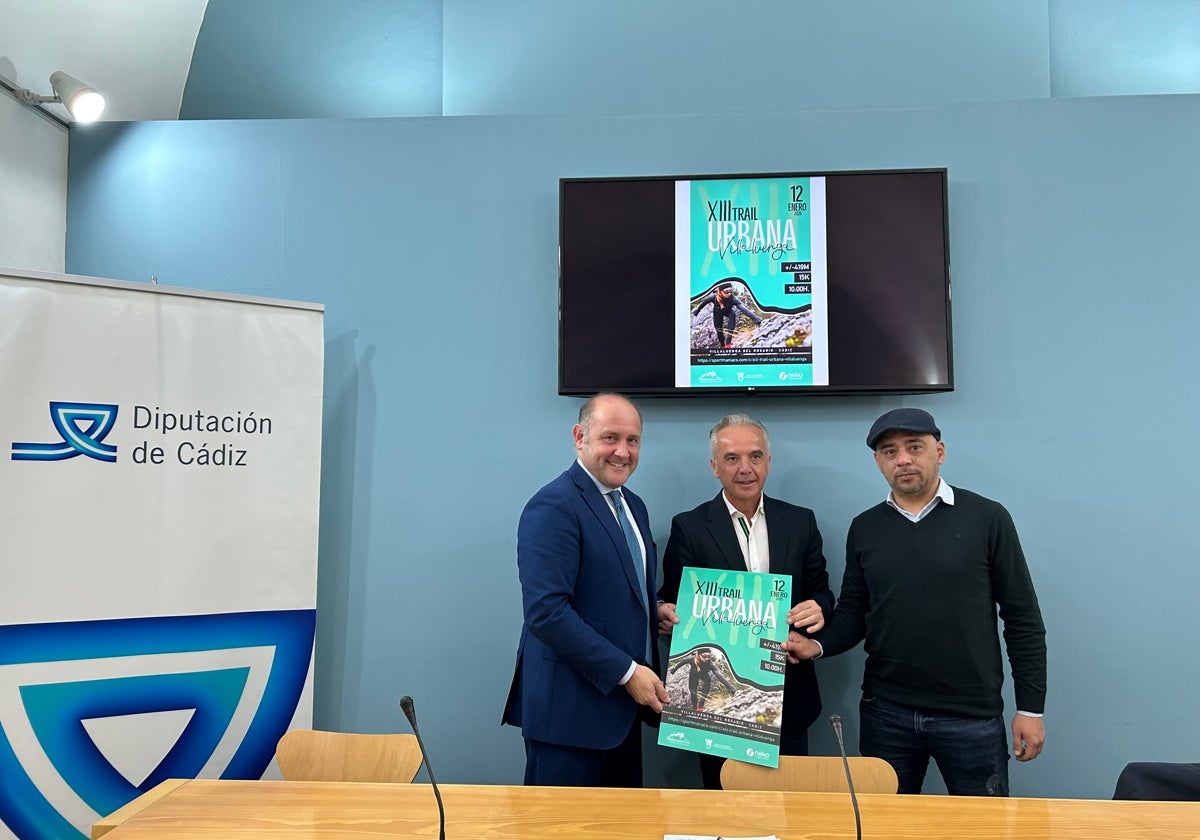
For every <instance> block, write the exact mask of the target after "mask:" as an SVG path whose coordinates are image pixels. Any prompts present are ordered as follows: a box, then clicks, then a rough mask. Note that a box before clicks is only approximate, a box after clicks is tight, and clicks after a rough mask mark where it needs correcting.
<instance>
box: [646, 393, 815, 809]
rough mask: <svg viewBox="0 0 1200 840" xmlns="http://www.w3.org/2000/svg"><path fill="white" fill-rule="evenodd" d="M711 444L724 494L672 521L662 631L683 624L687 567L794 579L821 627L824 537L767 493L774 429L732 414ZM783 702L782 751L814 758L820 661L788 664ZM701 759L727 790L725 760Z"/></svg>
mask: <svg viewBox="0 0 1200 840" xmlns="http://www.w3.org/2000/svg"><path fill="white" fill-rule="evenodd" d="M708 441H709V448H710V450H711V452H712V459H711V461H710V465H711V466H712V471H713V475H715V476H716V477H717V479H718V480H719V481H720V482H721V488H722V489H721V492H720V493H718V494H717V496H716V498H715V499H713V500H711V501H708V502H705V503H704V504H702V505H700V506H699V507H698V508H696V509H694V510H690V511H688V512H686V513H681V514H679V515H678V516H676V517H675V518H674V519H673V520H671V538H670V540H669V541H668V542H667V551H666V554H664V555H663V585H662V589H660V590H659V593H658V597H659V599H660V601H661V603H660V606H659V632H661V633H664V634H667V633H670V632H671V629H672V627H673V626H674V625H675V624H678V623H679V618H678V616H677V615H676V614H675V601H676V598H677V597H678V595H679V581H680V578H681V576H682V571H683V567H684V566H699V567H701V568H707V569H733V570H735V571H743V570H749V571H752V572H772V573H774V574H787V575H791V576H792V601H793V602H794V604H795V606H794V607H793V612H796V613H797V614H799V615H802V616H803V618H801V619H800V620H799V621H798V622H797V624H798V625H800V627H802V628H803V631H804V632H815V631H816V630H819V629H821V627H823V626H824V624H825V619H826V618H827V617H828V616H829V615H831V614H832V613H833V593H832V592H831V591H830V589H829V575H828V574H827V573H826V571H825V556H824V554H823V553H822V550H821V532H820V531H818V530H817V520H816V517H814V516H813V512H812V511H811V510H809V509H808V508H803V507H797V506H796V505H789V504H787V503H786V502H781V501H778V500H776V499H772V498H769V497H767V496H765V495H763V484H764V483H765V482H766V480H767V474H768V473H769V472H770V471H771V441H770V439H769V438H768V437H767V430H766V428H765V427H764V426H763V425H762V423H759V422H758V421H757V420H755V419H754V418H752V417H749V416H747V415H745V414H729V415H726V416H725V417H722V418H721V419H720V421H718V422H717V425H716V426H714V427H713V429H712V432H710V433H709V437H708ZM792 634H794V635H797V636H798V635H799V634H798V633H796V631H795V630H793V631H792ZM783 698H784V699H783V728H782V733H781V736H780V744H779V749H780V752H781V753H782V754H784V755H808V727H809V726H810V725H811V724H812V722H813V721H814V720H816V719H817V715H819V714H820V713H821V694H820V691H819V690H818V688H817V675H816V672H815V671H814V670H813V668H812V663H810V662H799V663H795V664H789V665H788V666H787V671H786V674H785V676H784V689H783ZM698 757H699V759H700V775H701V777H702V778H703V780H704V786H705V787H706V788H714V789H716V788H720V787H721V765H722V764H724V760H723V759H721V758H718V757H716V756H709V755H700V756H698Z"/></svg>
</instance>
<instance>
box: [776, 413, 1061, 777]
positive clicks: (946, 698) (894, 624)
mask: <svg viewBox="0 0 1200 840" xmlns="http://www.w3.org/2000/svg"><path fill="white" fill-rule="evenodd" d="M867 446H869V447H870V448H871V449H872V450H874V452H875V463H876V465H877V466H878V467H879V470H880V472H881V473H883V476H884V478H885V479H887V482H888V484H889V485H890V486H891V492H890V493H889V494H888V497H887V499H886V501H884V502H881V503H880V504H878V505H876V506H875V507H872V508H870V509H869V510H867V511H865V512H863V513H862V514H860V515H859V516H857V517H856V518H855V519H854V521H853V522H852V523H851V524H850V532H849V534H848V536H847V538H846V570H845V574H844V577H843V579H842V592H841V596H840V597H839V598H838V604H837V609H836V610H835V611H834V614H833V617H832V619H830V621H829V623H828V624H827V625H826V626H825V628H824V629H823V630H821V631H820V632H818V633H815V634H813V638H812V639H808V638H805V637H804V636H802V635H800V634H796V633H793V634H792V635H791V637H790V640H789V642H788V644H787V647H788V649H789V652H790V654H791V655H792V656H794V657H796V658H798V659H814V658H817V657H819V656H822V655H827V656H833V655H835V654H838V653H842V652H843V651H846V650H849V649H850V648H853V647H854V646H855V645H857V644H858V643H859V642H860V641H862V640H864V639H865V640H866V644H865V649H866V652H867V663H866V668H865V671H864V674H863V686H862V688H863V698H862V703H861V704H860V707H859V713H860V734H859V751H860V752H861V753H862V754H863V755H868V756H877V757H879V758H883V759H885V760H886V761H887V762H888V763H889V764H891V765H892V767H894V768H895V770H896V774H897V776H899V779H900V793H920V792H921V785H922V783H923V781H924V779H925V772H926V770H927V769H928V766H929V759H930V758H933V759H934V760H935V761H936V762H937V765H938V769H939V770H940V771H941V774H942V778H943V780H944V781H945V783H946V789H947V790H948V791H949V792H950V793H951V794H957V795H976V796H985V795H990V796H1007V795H1008V741H1007V737H1006V735H1005V727H1004V718H1003V711H1004V703H1003V700H1002V698H1001V696H1000V688H1001V685H1002V684H1003V682H1004V672H1003V665H1002V663H1001V655H1000V640H999V638H998V635H997V623H996V609H997V607H999V613H1000V618H1001V619H1002V620H1003V621H1004V643H1005V647H1006V648H1007V650H1008V659H1009V663H1010V666H1011V668H1012V675H1013V685H1014V689H1015V693H1016V702H1017V713H1016V714H1015V715H1014V716H1013V721H1012V752H1013V755H1014V756H1015V757H1016V758H1017V760H1018V761H1029V760H1031V759H1034V758H1036V757H1037V756H1038V753H1040V752H1041V751H1042V745H1043V744H1044V743H1045V740H1046V733H1045V729H1044V727H1043V723H1042V712H1043V709H1044V704H1045V700H1046V630H1045V627H1044V625H1043V624H1042V615H1041V610H1040V609H1039V608H1038V602H1037V595H1036V594H1035V592H1034V589H1033V582H1032V580H1031V579H1030V576H1029V568H1028V567H1027V566H1026V564H1025V556H1024V554H1023V553H1022V552H1021V543H1020V540H1019V539H1018V538H1017V531H1016V527H1015V526H1014V525H1013V521H1012V518H1011V517H1010V516H1009V514H1008V511H1006V510H1005V509H1004V508H1003V507H1002V506H1001V505H1000V504H998V503H997V502H993V501H991V500H990V499H985V498H984V497H982V496H980V495H977V494H975V493H972V492H970V491H969V490H963V489H961V488H958V487H951V486H950V485H949V484H947V483H946V482H945V481H943V480H942V479H941V477H940V475H939V467H940V466H941V464H942V463H943V462H944V461H945V458H946V447H945V444H944V443H942V435H941V431H940V430H939V429H938V427H937V425H936V424H935V423H934V420H933V417H932V416H930V415H929V414H928V412H925V411H922V410H920V409H917V408H898V409H894V410H892V411H889V412H887V413H886V414H884V415H883V416H882V417H880V418H879V419H878V420H876V421H875V424H874V425H873V426H872V427H871V431H870V433H869V434H868V435H867ZM789 621H791V616H790V614H789Z"/></svg>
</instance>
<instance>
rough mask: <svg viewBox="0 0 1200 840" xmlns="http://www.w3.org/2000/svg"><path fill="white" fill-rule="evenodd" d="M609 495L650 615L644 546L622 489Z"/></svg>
mask: <svg viewBox="0 0 1200 840" xmlns="http://www.w3.org/2000/svg"><path fill="white" fill-rule="evenodd" d="M607 495H608V497H609V498H610V499H612V503H613V507H614V508H615V509H616V511H617V524H618V525H620V526H621V533H622V534H624V535H625V543H626V545H628V546H629V556H630V557H632V558H633V570H634V571H635V572H637V579H638V593H639V594H640V595H641V599H642V609H644V610H646V611H647V612H646V614H647V615H649V614H650V613H649V602H648V601H647V595H646V564H645V561H643V559H642V547H641V546H640V545H638V539H637V534H635V533H634V532H633V528H634V526H633V523H632V522H630V521H629V517H628V516H626V515H625V502H624V500H623V499H622V498H621V491H620V490H612V491H610V492H609V493H608V494H607ZM646 661H647V662H650V661H651V657H650V635H649V633H647V635H646Z"/></svg>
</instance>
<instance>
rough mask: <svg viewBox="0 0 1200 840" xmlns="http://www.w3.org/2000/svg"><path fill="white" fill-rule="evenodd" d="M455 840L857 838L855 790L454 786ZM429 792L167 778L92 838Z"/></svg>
mask: <svg viewBox="0 0 1200 840" xmlns="http://www.w3.org/2000/svg"><path fill="white" fill-rule="evenodd" d="M441 790H442V798H443V799H444V801H445V805H446V837H447V838H448V840H518V838H520V840H537V838H553V840H564V838H573V837H579V838H584V840H618V838H619V840H630V838H646V840H661V838H662V837H663V835H664V834H668V833H669V834H688V833H692V834H707V835H717V834H721V835H725V836H733V837H747V836H763V835H769V834H776V835H778V836H779V837H780V838H781V840H837V838H853V837H854V813H853V811H852V810H851V808H850V800H849V798H848V797H847V796H846V795H845V794H832V793H777V792H766V791H703V790H653V789H652V790H627V789H604V788H550V787H541V788H538V787H529V788H527V787H509V786H501V785H495V786H492V785H445V786H443V787H442V789H441ZM858 799H859V804H860V806H861V812H862V823H863V837H865V838H867V840H877V838H902V840H950V838H954V840H963V838H1014V840H1015V838H1020V840H1073V838H1078V840H1085V838H1086V840H1147V839H1148V838H1172V840H1186V838H1200V803H1193V802H1112V801H1089V800H1077V799H984V798H968V797H949V796H888V795H884V794H864V795H862V796H859V798H858ZM437 816H438V815H437V804H436V802H435V801H434V798H433V792H432V790H431V789H430V787H429V786H428V785H424V784H413V785H376V784H354V783H341V782H268V781H256V782H237V781H216V780H194V781H186V782H179V781H171V782H164V783H163V785H161V786H160V787H159V788H155V789H154V790H153V791H151V792H150V793H147V794H145V795H144V796H143V797H141V798H140V799H137V800H135V801H134V802H131V803H130V804H129V805H127V806H126V807H125V808H122V809H121V810H120V811H118V812H117V813H115V814H114V815H112V816H111V817H109V818H108V819H106V820H102V821H100V822H99V823H97V824H96V826H95V828H94V829H93V831H92V838H93V840H95V838H98V837H101V836H103V837H104V838H105V840H137V838H154V840H162V838H171V840H201V838H203V839H204V840H216V838H221V840H250V838H254V840H264V838H273V837H288V838H305V840H364V838H384V837H408V838H424V839H425V840H430V839H431V838H436V837H437V821H438V819H437Z"/></svg>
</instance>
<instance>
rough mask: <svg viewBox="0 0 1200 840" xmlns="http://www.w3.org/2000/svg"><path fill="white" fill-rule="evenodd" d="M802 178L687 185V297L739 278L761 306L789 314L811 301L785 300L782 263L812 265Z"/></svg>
mask: <svg viewBox="0 0 1200 840" xmlns="http://www.w3.org/2000/svg"><path fill="white" fill-rule="evenodd" d="M808 193H809V179H808V178H737V179H730V180H723V181H722V180H716V181H708V180H699V181H692V201H691V221H692V230H691V234H692V243H691V265H692V286H691V293H692V297H693V298H695V297H696V296H697V295H702V294H704V293H706V292H708V291H709V290H710V289H711V288H712V286H713V285H714V284H715V283H717V282H718V281H719V280H722V279H724V278H726V277H729V276H736V277H740V278H741V279H742V280H743V281H744V282H745V283H746V285H747V286H748V287H749V288H750V291H751V292H752V293H753V295H754V297H755V298H756V299H757V301H758V303H759V304H760V305H761V306H772V307H780V308H783V309H790V310H795V309H798V308H800V307H802V306H805V305H810V304H811V303H812V295H811V294H808V295H797V294H786V293H785V291H784V283H785V281H786V280H787V279H789V277H790V275H788V274H785V273H784V272H783V271H782V266H783V263H785V262H787V263H791V262H807V261H810V260H811V259H812V245H811V240H810V237H811V233H810V229H809V206H808Z"/></svg>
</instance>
